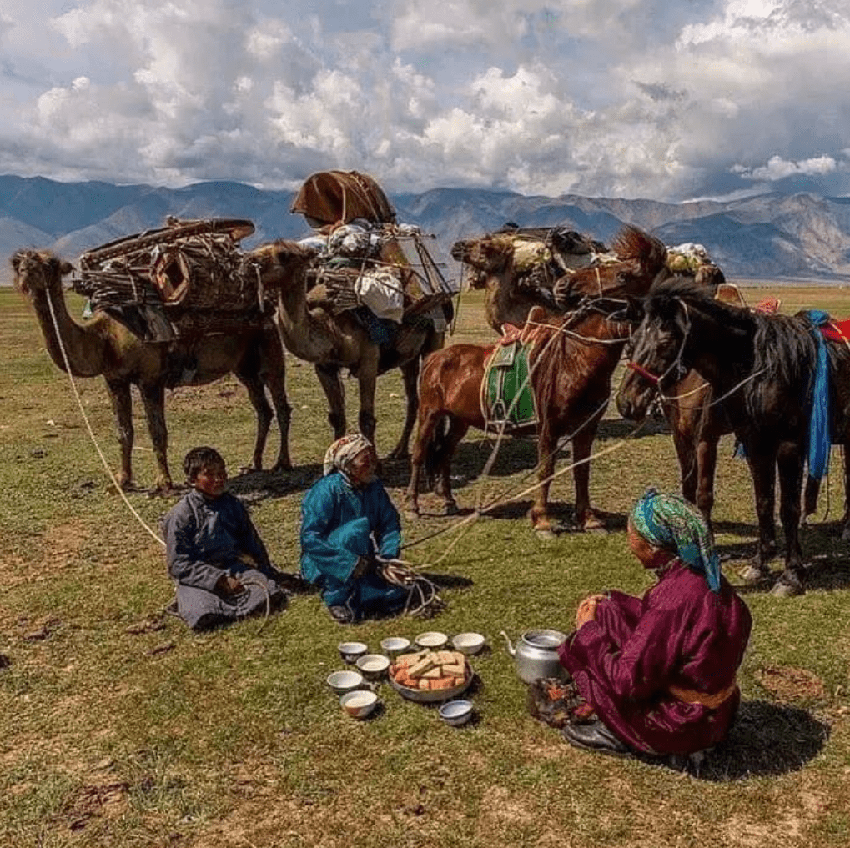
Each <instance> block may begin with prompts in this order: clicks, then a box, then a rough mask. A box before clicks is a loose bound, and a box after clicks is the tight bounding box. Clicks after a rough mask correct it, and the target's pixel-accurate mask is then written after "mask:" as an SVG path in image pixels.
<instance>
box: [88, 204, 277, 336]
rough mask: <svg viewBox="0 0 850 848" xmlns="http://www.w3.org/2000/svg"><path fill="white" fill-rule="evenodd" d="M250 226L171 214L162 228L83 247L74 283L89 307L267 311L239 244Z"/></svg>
mask: <svg viewBox="0 0 850 848" xmlns="http://www.w3.org/2000/svg"><path fill="white" fill-rule="evenodd" d="M253 232H254V225H253V223H252V222H251V221H247V220H242V219H230V218H214V219H209V220H196V221H180V220H177V219H173V218H169V220H168V223H167V226H165V227H162V228H159V229H154V230H148V231H146V232H143V233H136V234H135V235H132V236H127V237H126V238H122V239H118V240H116V241H113V242H109V243H108V244H104V245H102V246H100V247H97V248H94V249H93V250H90V251H88V252H86V253H84V254H83V255H82V256H81V257H80V265H79V268H80V270H79V276H78V278H77V279H75V280H74V290H75V291H77V292H79V293H80V294H84V295H86V296H87V297H88V298H89V301H90V305H91V308H92V309H93V310H96V309H104V310H110V309H112V310H114V309H116V308H121V307H126V306H129V305H134V304H135V305H153V306H156V307H161V308H162V310H163V312H164V314H165V315H166V316H167V318H168V319H169V320H170V321H172V322H176V323H177V324H178V325H179V324H180V322H181V321H183V322H184V323H191V322H192V320H193V318H194V319H198V318H199V316H203V315H204V314H207V318H212V316H213V315H219V316H227V315H229V316H230V317H231V318H233V317H236V316H237V315H244V314H247V313H253V314H258V313H263V312H268V311H269V309H270V304H265V303H264V302H263V301H262V289H261V286H260V284H259V279H258V276H257V270H256V267H255V266H254V264H253V263H252V262H251V261H250V260H249V259H248V258H246V255H245V254H244V253H243V252H242V251H241V250H240V249H239V242H240V240H241V239H243V238H245V237H247V236H249V235H251V233H253ZM184 319H185V320H184ZM207 323H209V321H207ZM213 323H214V322H213Z"/></svg>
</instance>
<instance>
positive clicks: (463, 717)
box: [440, 698, 472, 727]
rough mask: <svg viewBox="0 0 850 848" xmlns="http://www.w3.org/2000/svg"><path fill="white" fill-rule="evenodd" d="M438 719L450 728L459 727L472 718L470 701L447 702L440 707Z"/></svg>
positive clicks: (461, 699)
mask: <svg viewBox="0 0 850 848" xmlns="http://www.w3.org/2000/svg"><path fill="white" fill-rule="evenodd" d="M440 718H441V719H442V720H443V721H444V722H445V723H446V724H450V725H451V726H452V727H460V726H461V725H462V724H466V723H467V722H468V721H469V719H470V718H472V701H467V700H464V699H463V698H460V699H458V700H456V701H448V702H446V703H445V704H443V706H442V707H440Z"/></svg>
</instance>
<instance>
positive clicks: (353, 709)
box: [339, 689, 378, 718]
mask: <svg viewBox="0 0 850 848" xmlns="http://www.w3.org/2000/svg"><path fill="white" fill-rule="evenodd" d="M339 704H340V706H341V707H342V708H343V709H344V710H345V711H346V712H347V713H348V714H349V715H350V716H351V717H352V718H366V716H368V715H371V714H372V712H373V711H374V709H375V707H376V706H378V696H377V695H376V694H375V693H374V692H370V691H369V690H368V689H357V690H355V691H354V692H348V693H347V694H346V695H342V696H341V697H340V699H339Z"/></svg>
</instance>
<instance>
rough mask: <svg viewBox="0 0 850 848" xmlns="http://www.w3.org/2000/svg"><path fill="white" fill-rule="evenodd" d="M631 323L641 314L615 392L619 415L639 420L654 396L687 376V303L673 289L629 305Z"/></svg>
mask: <svg viewBox="0 0 850 848" xmlns="http://www.w3.org/2000/svg"><path fill="white" fill-rule="evenodd" d="M630 308H631V309H632V310H633V316H634V320H636V319H637V317H638V312H641V313H642V318H640V323H639V324H638V325H637V328H636V329H635V330H634V332H633V333H632V337H631V340H630V342H629V345H628V347H627V349H626V355H627V357H628V361H627V363H626V366H627V371H626V374H625V376H624V377H623V381H622V383H621V384H620V389H619V391H618V392H617V409H618V410H619V411H620V415H622V416H623V417H624V418H628V419H631V420H634V421H642V420H643V418H644V417H645V416H646V413H647V411H648V409H649V407H650V405H651V404H652V401H653V400H654V399H655V396H656V394H657V393H659V392H660V393H661V394H662V395H663V394H664V393H665V390H669V389H670V388H671V387H672V386H674V385H675V384H676V383H678V382H679V380H681V379H682V377H683V376H684V375H685V374H686V373H687V371H688V367H687V366H686V365H685V362H684V357H685V352H686V345H687V341H688V334H689V332H690V318H689V311H688V306H687V302H686V300H685V299H684V298H682V297H680V296H678V295H677V294H676V290H675V288H671V289H670V290H669V291H666V290H664V289H663V288H662V289H661V290H660V291H658V292H656V293H652V294H649V295H647V296H646V297H645V298H644V300H643V302H642V304H637V303H635V302H634V301H633V302H632V304H631V306H630Z"/></svg>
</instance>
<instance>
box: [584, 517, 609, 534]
mask: <svg viewBox="0 0 850 848" xmlns="http://www.w3.org/2000/svg"><path fill="white" fill-rule="evenodd" d="M581 529H582V530H584V531H585V532H586V533H599V532H602V533H605V532H606V531H607V530H608V528H607V526H606V525H605V522H604V521H603V520H602V519H601V518H600V517H599V516H598V515H591V516H590V517H589V518H586V519H585V521H584V524H582V527H581Z"/></svg>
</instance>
